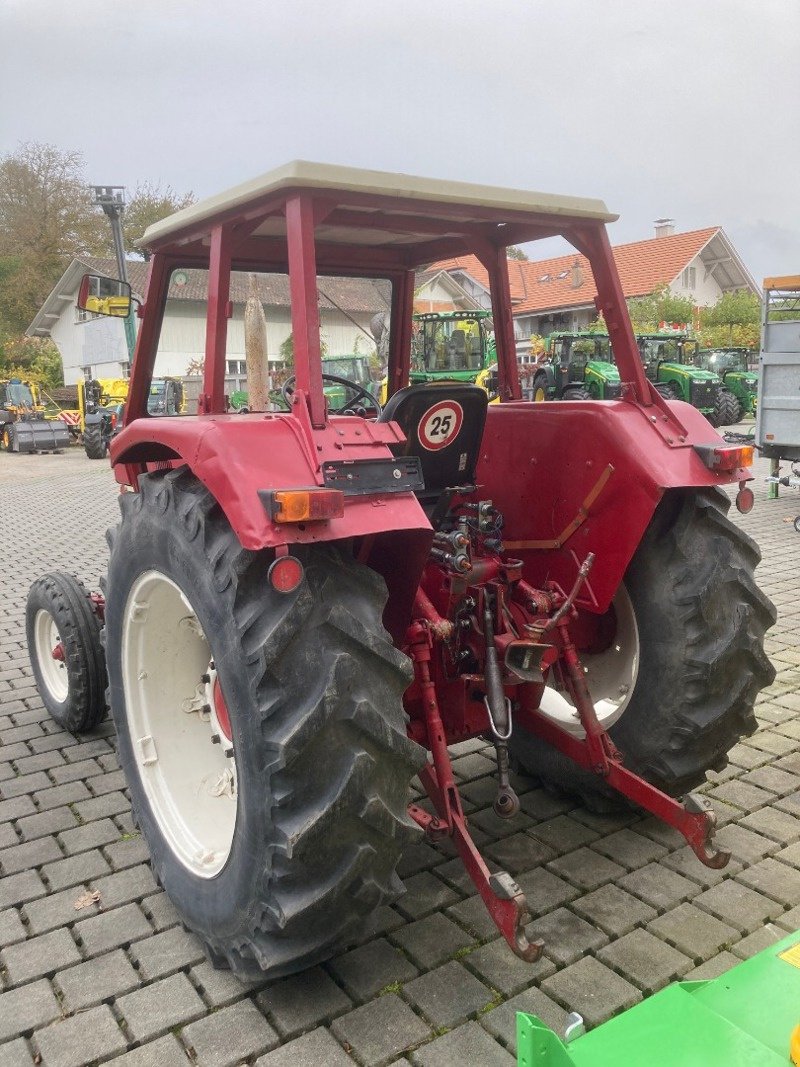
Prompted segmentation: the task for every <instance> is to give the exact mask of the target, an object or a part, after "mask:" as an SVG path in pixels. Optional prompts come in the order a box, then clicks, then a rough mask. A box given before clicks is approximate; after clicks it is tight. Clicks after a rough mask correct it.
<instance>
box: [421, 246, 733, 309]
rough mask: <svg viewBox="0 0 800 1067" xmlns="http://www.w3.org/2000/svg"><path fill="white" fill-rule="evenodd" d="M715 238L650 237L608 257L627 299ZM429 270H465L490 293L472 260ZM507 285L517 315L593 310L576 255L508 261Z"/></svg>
mask: <svg viewBox="0 0 800 1067" xmlns="http://www.w3.org/2000/svg"><path fill="white" fill-rule="evenodd" d="M719 232H720V227H719V226H709V227H707V228H706V229H704V230H692V231H691V232H689V233H676V234H672V235H671V236H670V237H651V238H649V239H648V240H646V241H633V242H631V243H630V244H625V245H616V246H615V247H614V248H613V249H612V251H613V253H614V260H615V262H616V264H617V270H618V271H619V276H620V281H621V282H622V291H623V293H624V294H625V296H626V297H632V296H644V295H645V294H647V293H652V292H653V290H654V289H656V288H657V287H658V286H659V285H665V284H669V283H670V282H672V281H674V280H675V278H677V276H678V275H679V274H680V273H681V271H682V270H683V269H684V268H685V267H686V266H687V265H688V264H689V263H691V261H692V260H693V259H694V258H695V256H696V255H697V254H698V253H699V252H701V251H702V250H703V248H705V246H706V245H707V244H708V242H709V241H710V240H711V238H712V237H714V235H715V234H717V233H719ZM576 261H577V263H578V264H579V266H580V268H581V270H580V273H581V276H582V278H581V284H580V285H579V286H577V287H575V286H573V284H572V280H573V279H572V268H573V264H574V263H575V262H576ZM429 269H430V270H433V269H436V270H446V271H454V270H463V271H465V272H466V273H467V274H469V275H470V276H471V277H472V278H474V279H475V281H477V282H478V283H479V284H481V285H483V286H485V287H486V288H487V289H488V287H489V275H488V273H487V271H486V268H485V267H484V266H483V265H482V264H481V263H480V261H479V260H478V259H477V258H476V257H475V256H459V257H457V258H455V259H447V260H442V261H441V262H439V263H436V264H434V265H433V266H432V267H431V268H429ZM508 281H509V286H510V288H511V301H512V304H513V309H514V314H515V315H519V314H522V313H524V312H528V313H535V312H539V311H550V310H556V309H559V308H569V307H585V306H586V305H591V304H592V303H593V302H594V298H595V296H596V295H597V288H596V287H595V284H594V278H593V276H592V272H591V268H590V267H589V261H588V260H587V259H586V257H585V256H582V255H580V254H579V253H578V252H572V253H571V254H570V255H567V256H557V257H555V258H554V259H540V260H536V261H526V260H519V259H509V260H508Z"/></svg>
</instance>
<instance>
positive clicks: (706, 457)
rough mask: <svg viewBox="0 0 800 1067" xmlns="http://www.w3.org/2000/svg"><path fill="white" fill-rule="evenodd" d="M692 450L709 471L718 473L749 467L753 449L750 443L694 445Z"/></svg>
mask: <svg viewBox="0 0 800 1067" xmlns="http://www.w3.org/2000/svg"><path fill="white" fill-rule="evenodd" d="M694 450H695V452H696V453H697V454H698V456H699V457H700V459H702V461H703V463H705V465H706V466H707V467H708V469H709V470H710V471H717V472H720V473H724V472H729V471H735V470H738V469H739V468H740V467H749V466H750V465H751V464H752V462H753V453H754V451H755V450H754V448H753V446H752V445H695V446H694Z"/></svg>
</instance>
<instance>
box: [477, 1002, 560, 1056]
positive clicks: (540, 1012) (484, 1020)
mask: <svg viewBox="0 0 800 1067" xmlns="http://www.w3.org/2000/svg"><path fill="white" fill-rule="evenodd" d="M518 1011H525V1012H528V1013H529V1014H530V1015H535V1016H536V1018H537V1019H541V1021H542V1022H543V1023H544V1024H545V1026H549V1027H550V1028H551V1029H552V1030H555V1031H556V1033H563V1032H564V1021H565V1019H566V1016H567V1013H566V1012H565V1011H564V1009H563V1008H562V1007H561V1005H560V1004H556V1003H555V1001H553V1000H551V999H550V997H548V996H547V995H546V994H545V993H543V992H542V990H541V989H539V988H537V987H536V986H531V988H530V989H526V990H524V992H522V993H518V994H517V996H515V997H512V998H511V1000H507V1001H505V1003H503V1004H500V1005H498V1007H496V1008H494V1009H493V1010H492V1011H489V1012H487V1013H486V1014H485V1015H481V1017H480V1019H479V1022H480V1025H481V1026H482V1027H483V1028H484V1030H487V1031H488V1032H489V1033H490V1034H492V1035H493V1036H494V1037H496V1038H497V1039H498V1040H499V1041H501V1042H502V1043H503V1044H504V1045H506V1046H507V1047H508V1048H509V1050H510V1051H511V1053H512V1054H513V1055H516V1052H517V1012H518ZM464 1067H467V1065H466V1064H465V1065H464ZM470 1067H472V1065H470ZM475 1067H477V1064H476V1065H475Z"/></svg>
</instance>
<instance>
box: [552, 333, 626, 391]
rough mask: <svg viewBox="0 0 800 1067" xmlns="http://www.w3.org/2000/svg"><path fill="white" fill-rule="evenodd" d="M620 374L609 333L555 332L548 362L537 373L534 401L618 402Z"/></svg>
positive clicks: (620, 384)
mask: <svg viewBox="0 0 800 1067" xmlns="http://www.w3.org/2000/svg"><path fill="white" fill-rule="evenodd" d="M621 396H622V383H621V381H620V377H619V371H618V370H617V367H616V364H615V363H614V356H613V354H612V352H611V341H610V340H609V337H608V334H605V333H589V332H588V331H576V332H574V333H567V332H562V331H559V332H556V333H551V334H550V336H549V337H548V339H547V346H546V362H543V363H541V364H540V365H539V366H538V367H537V369H536V372H535V374H534V377H533V383H532V386H531V399H532V400H618V399H619V398H620V397H621Z"/></svg>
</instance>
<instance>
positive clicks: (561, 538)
mask: <svg viewBox="0 0 800 1067" xmlns="http://www.w3.org/2000/svg"><path fill="white" fill-rule="evenodd" d="M615 217H616V216H614V215H610V214H609V213H608V212H607V210H606V208H605V206H604V205H603V204H602V203H601V202H600V201H596V200H584V199H576V198H559V197H554V196H548V195H543V194H538V193H530V192H519V191H514V190H507V189H499V188H484V187H479V186H475V185H467V184H460V183H451V182H443V181H433V180H427V179H420V178H412V177H408V176H406V175H395V174H382V173H378V172H372V171H357V170H350V169H346V168H342V167H332V166H320V165H315V164H308V163H293V164H290V165H288V166H286V167H283V168H282V169H280V170H277V171H274V172H272V173H270V174H267V175H266V176H264V177H263V178H260V179H257V180H255V181H252V182H250V183H248V184H246V185H242V186H240V187H238V188H236V189H233V190H232V191H230V192H229V193H226V194H223V195H221V196H217V197H214V198H213V199H211V200H208V201H206V202H204V203H200V204H197V205H194V206H192V207H190V208H187V209H185V210H183V211H181V212H179V213H178V214H176V215H174V216H172V217H171V218H169V219H166V220H165V221H163V222H160V223H157V224H156V225H154V226H152V227H151V228H150V229H149V230H148V231H147V233H146V235H145V238H144V241H143V243H144V244H145V245H146V246H147V248H148V249H149V250H150V253H151V258H150V262H149V281H148V286H147V295H146V303H145V305H144V308H143V310H142V311H141V315H142V323H141V329H140V331H139V338H138V343H137V348H136V355H135V359H134V363H133V371H132V375H131V384H130V392H129V398H128V403H127V405H126V409H125V415H124V426H123V429H122V430H121V432H120V433H119V434H118V435H117V436H116V437H115V438H114V440H113V441H112V444H111V463H112V465H113V469H114V473H115V475H116V478H117V481H118V482H119V485H120V498H119V500H120V508H121V512H122V517H121V522H120V524H119V525H118V526H117V527H116V528H115V529H113V530H111V531H110V533H109V545H110V559H109V565H108V578H107V582H106V584H105V586H104V590H103V593H102V594H99V593H95V594H92V595H91V596H88V595H87V594H86V593H85V591H84V590H83V587H82V586H80V584H79V583H77V582H75V580H74V579H70V578H68V577H67V576H66V575H64V574H61V573H56V574H52V575H48V576H46V577H44V578H42V579H39V580H38V581H37V582H36V583H35V584H34V586H33V588H32V591H31V595H30V600H29V606H28V616H27V622H28V638H29V643H30V647H31V656H32V661H33V665H34V670H35V674H36V678H37V682H38V685H39V689H40V692H41V695H42V698H43V700H44V701H45V704H46V705H47V707H48V709H49V710H50V712H51V713H52V715H53V716H54V718H55V719H56V720H57V721H58V722H60V723H61V724H62V725H64V726H65V727H66V728H68V729H70V730H82V729H85V728H87V727H89V726H91V725H92V724H93V723H95V722H97V721H98V720H99V718H100V717H101V716H102V715H103V714H105V711H106V699H107V700H108V703H109V705H110V708H111V712H112V715H113V717H114V722H115V725H116V730H117V735H118V740H119V758H120V761H121V764H122V766H123V768H124V770H125V773H126V775H127V780H128V784H129V787H130V794H131V802H132V806H133V811H134V815H135V818H136V820H137V821H138V825H139V826H140V828H141V830H142V833H143V834H144V837H145V839H146V841H147V844H148V846H149V849H150V853H151V857H152V864H153V869H154V871H155V874H156V876H157V878H158V879H159V881H160V883H161V884H162V885H163V887H164V889H165V890H166V891H167V893H168V894H169V896H170V897H171V899H172V901H173V902H174V904H175V906H176V907H177V909H178V911H179V912H180V915H181V918H182V919H183V921H184V923H185V924H186V925H187V926H188V927H190V928H191V929H193V930H194V931H196V933H197V934H198V935H199V936H200V937H201V938H202V940H203V942H204V943H205V945H206V948H207V952H208V955H209V957H210V958H211V960H212V961H214V963H216V964H217V965H220V966H229V967H231V968H233V970H234V971H236V972H237V973H239V974H244V975H247V974H252V973H254V972H261V971H263V972H266V973H267V974H268V975H270V976H278V975H282V974H286V973H289V972H291V971H296V970H299V969H301V968H304V967H307V966H309V965H311V964H313V963H315V962H316V961H319V960H322V959H325V958H327V957H329V956H331V955H332V954H334V953H335V952H337V951H340V950H341V948H342V946H343V945H347V944H348V943H351V942H352V941H353V940H355V939H356V937H357V935H358V934H359V932H361V931H362V930H363V925H364V921H365V918H366V916H368V915H369V913H370V912H371V911H372V910H374V909H375V908H377V907H378V906H379V905H381V904H383V903H385V902H387V901H390V900H392V899H393V898H394V897H395V896H396V895H397V894H398V892H399V891H400V890H401V889H402V886H401V884H400V882H399V880H398V877H397V875H396V871H395V867H396V864H397V862H398V859H399V857H400V855H401V853H402V851H403V849H404V848H405V847H406V846H407V844H408V843H409V842H410V841H413V840H415V839H417V838H418V837H420V836H421V835H425V836H426V837H427V838H428V839H429V840H432V841H436V840H438V839H442V838H448V837H449V838H450V839H451V840H452V841H453V843H454V845H455V846H456V848H457V849H458V852H459V853H460V855H461V857H462V859H463V862H464V864H465V866H466V869H467V871H468V872H469V875H470V877H471V879H472V880H473V882H474V884H475V886H476V887H477V891H478V892H479V893H480V894H481V896H482V897H483V899H484V901H485V902H486V905H487V907H488V909H489V911H490V913H491V915H492V917H493V919H494V921H495V922H496V924H497V926H498V928H499V929H500V931H501V932H502V933H503V935H504V936H505V938H506V940H507V941H508V943H509V945H510V946H511V948H512V950H513V951H514V952H516V953H517V954H518V955H520V956H521V957H523V958H524V959H526V960H533V959H535V958H536V957H537V955H538V954H539V952H540V951H541V944H540V943H539V942H531V941H529V940H528V937H527V935H526V930H525V921H526V918H527V917H528V912H527V908H526V904H525V899H524V897H523V895H522V893H521V892H520V889H519V887H518V886H517V885H516V884H515V883H514V881H513V879H512V878H511V876H510V875H508V874H506V873H503V872H499V873H490V871H489V869H488V867H487V865H486V863H485V862H484V860H483V858H482V856H481V854H480V852H479V850H478V848H477V847H476V844H475V842H474V841H473V838H472V837H471V835H470V829H469V824H468V820H467V818H466V817H465V815H464V812H463V809H462V805H461V800H460V797H459V790H458V785H457V782H456V780H455V777H454V774H453V769H452V765H451V760H450V755H449V752H448V746H450V745H454V744H456V743H457V742H460V741H464V740H465V739H468V738H474V737H485V738H486V739H487V740H488V741H490V742H492V743H493V745H494V748H495V750H496V757H497V790H496V799H495V802H494V808H495V811H496V813H497V815H498V816H499V817H501V818H509V817H513V815H514V814H515V813H516V812H517V810H518V808H519V800H518V798H517V796H516V795H515V793H514V790H513V788H512V784H511V782H510V778H509V764H510V763H511V764H512V765H516V766H519V767H520V768H522V769H523V770H525V771H528V772H529V773H530V774H532V775H535V776H536V777H537V778H539V779H540V780H543V781H544V782H546V783H551V784H553V785H554V786H557V787H559V788H561V789H564V790H568V791H571V792H573V793H578V794H580V795H581V796H583V797H584V799H585V800H586V801H587V802H588V803H590V804H594V805H607V804H609V803H612V802H613V801H614V799H615V798H616V799H617V800H618V801H619V800H621V801H622V802H623V803H634V804H636V805H639V806H640V807H642V808H644V809H646V810H647V811H649V812H652V813H653V814H654V815H655V816H657V817H658V818H660V819H662V820H663V821H664V822H665V823H667V824H669V825H670V826H673V827H676V828H677V829H678V830H679V831H680V832H681V833H682V834H683V835H684V837H685V838H686V840H687V841H688V843H689V844H690V845H691V847H692V848H693V849H694V851H695V853H696V854H697V856H698V858H699V860H700V861H702V862H703V863H706V864H708V865H710V866H712V867H721V866H723V865H724V864H725V863H726V862H727V859H728V855H727V854H725V853H722V852H719V851H715V850H714V847H713V841H712V837H713V831H714V823H715V820H714V815H713V812H712V811H711V810H710V808H709V805H708V803H707V801H705V800H704V799H703V798H702V797H700V796H697V795H695V794H693V793H691V792H690V790H691V789H692V788H693V787H695V786H696V785H698V784H699V783H701V782H702V781H703V780H704V776H705V772H706V771H707V770H708V769H709V768H716V769H719V768H721V767H723V766H724V764H725V762H726V753H727V752H728V750H729V749H730V747H731V746H732V745H734V744H735V743H736V742H737V741H738V739H739V738H740V737H741V736H742V735H744V734H749V733H750V732H752V730H753V729H754V728H755V719H754V716H753V703H754V700H755V697H756V695H757V693H758V692H759V690H760V689H761V688H762V687H763V686H765V685H767V684H769V682H770V681H771V680H772V677H773V671H772V668H771V666H770V664H769V661H768V660H767V658H766V657H765V654H764V650H763V639H764V633H765V631H766V629H767V628H768V627H769V626H770V625H771V623H772V622H773V621H774V610H773V608H772V606H771V604H770V603H769V601H768V600H767V599H766V598H765V597H764V596H763V595H762V594H761V592H759V590H758V588H757V587H756V585H755V583H754V580H753V571H754V568H755V566H756V563H757V561H758V559H759V555H758V550H757V548H756V546H755V545H754V544H753V542H752V541H751V540H750V539H749V538H747V537H746V536H745V535H744V534H743V533H742V532H741V531H740V530H739V529H738V528H737V527H736V526H735V525H733V524H732V523H731V522H729V521H728V519H727V518H726V511H727V508H728V503H729V502H728V497H727V495H726V494H725V492H723V491H722V487H723V486H726V485H730V484H735V483H738V484H739V487H740V489H739V496H738V498H737V504H739V506H740V508H741V509H742V510H747V509H749V507H750V506H751V505H752V493H751V491H750V489H749V488H747V487H746V485H745V483H746V482H747V481H748V480H749V479H750V477H751V475H750V473H749V470H748V464H749V462H750V460H751V457H752V450H751V449H750V448H745V447H740V446H730V445H727V444H726V443H725V442H724V441H722V439H721V438H720V437H718V436H717V435H716V433H715V432H714V431H713V430H712V429H711V428H710V427H709V425H708V423H707V422H706V420H705V419H704V418H703V416H702V415H700V414H699V413H698V412H697V411H695V410H694V408H692V407H691V406H689V405H688V404H683V403H680V402H667V401H665V400H664V399H663V398H662V397H661V396H660V395H659V394H658V392H657V391H656V390H655V388H654V387H653V386H652V385H651V384H650V383H649V382H648V381H647V379H646V378H645V375H644V370H643V368H642V364H641V360H640V358H639V353H638V350H637V347H636V342H635V340H634V336H633V333H632V330H631V325H630V322H629V319H628V316H627V312H626V307H625V301H624V299H623V295H622V290H621V288H620V283H619V279H618V277H617V272H616V269H615V266H614V260H613V258H612V255H611V249H610V246H609V243H608V238H607V235H606V230H605V224H606V223H607V222H608V221H610V220H612V219H614V218H615ZM554 234H561V235H562V236H563V237H565V238H566V239H567V240H568V241H569V242H571V244H572V245H573V246H574V247H575V248H577V249H578V251H580V252H581V253H582V254H583V255H585V256H586V257H587V258H588V259H589V261H590V263H591V267H592V270H593V273H594V278H595V280H596V283H597V289H598V297H597V301H596V303H597V308H598V311H601V312H602V313H603V317H604V319H605V321H606V323H607V324H608V329H609V333H610V335H611V338H612V342H613V347H614V352H615V355H616V359H617V364H618V366H619V370H620V377H621V380H622V396H621V398H620V399H617V400H612V401H607V402H602V403H598V402H594V403H585V402H579V401H565V402H561V403H558V404H548V403H544V404H541V403H538V404H537V403H529V402H525V401H523V400H521V398H520V385H519V377H518V369H517V361H516V355H515V345H514V331H513V323H512V315H511V311H512V306H511V298H510V294H509V283H508V271H507V266H506V247H507V246H508V245H512V244H514V245H516V244H519V243H521V242H524V241H532V240H535V239H537V238H544V237H550V236H552V235H554ZM467 253H474V254H475V255H476V256H478V258H479V259H480V261H481V262H482V263H483V264H484V266H485V267H486V270H487V272H488V274H489V278H490V281H491V296H492V317H493V321H494V327H495V335H496V341H497V355H498V388H499V396H500V403H497V404H492V405H489V404H488V398H487V395H486V393H485V392H484V391H483V390H482V389H480V388H477V387H476V386H474V385H472V384H469V383H462V382H437V383H425V384H419V385H412V386H409V385H408V381H409V370H410V357H411V327H412V313H413V300H414V277H415V270H416V269H418V268H420V267H422V266H424V265H426V264H429V263H431V262H434V261H436V260H440V259H444V258H446V257H449V256H453V255H465V254H467ZM253 273H255V274H257V275H258V276H259V277H261V276H268V275H269V276H274V275H278V276H282V279H283V280H282V281H281V280H280V279H279V280H277V281H275V282H274V284H276V285H277V284H283V285H286V284H287V281H286V279H287V277H288V292H289V294H290V297H291V330H292V337H293V345H294V371H295V375H294V380H293V381H291V382H289V383H287V385H286V386H285V387H284V390H285V395H286V397H287V399H288V402H289V410H288V412H253V411H251V412H250V413H248V414H232V413H229V411H228V403H227V398H226V396H225V391H224V389H225V373H226V355H227V353H226V344H227V338H228V334H229V319H230V317H231V315H232V314H233V308H234V306H235V300H234V295H233V294H234V292H239V291H243V290H242V286H243V282H242V278H245V280H246V275H250V274H253ZM331 276H333V278H334V279H336V281H332V278H331ZM318 278H324V279H325V281H324V291H325V293H327V294H330V293H332V292H336V293H340V292H343V291H344V289H341V288H339V287H342V286H344V287H346V286H347V285H354V284H357V283H356V282H355V281H354V279H361V280H362V281H363V282H364V283H365V284H366V285H367V286H368V287H370V289H369V291H370V292H372V294H373V296H374V295H375V294H376V293H380V294H381V299H385V301H386V302H388V306H389V307H390V310H391V325H390V345H389V347H390V362H389V373H388V397H389V399H388V402H387V403H386V406H385V407H383V409H382V410H381V408H380V406H379V404H378V403H377V402H376V400H375V398H374V397H372V396H371V395H370V394H369V393H367V392H365V391H364V390H363V389H362V387H361V386H360V385H359V384H358V383H349V384H350V389H351V391H350V392H349V393H348V392H347V391H346V390H345V391H344V393H345V395H344V399H343V400H342V401H341V402H340V403H338V405H337V407H336V410H332V409H331V403H332V402H331V401H330V399H328V400H326V395H325V392H324V388H323V387H324V385H325V380H326V376H325V374H324V373H323V372H322V366H321V351H320V350H321V341H320V297H319V296H318ZM101 283H102V284H101ZM171 284H176V285H181V286H195V287H196V291H197V292H198V293H199V292H201V290H202V291H203V292H205V293H206V294H207V322H206V343H205V369H204V379H203V386H202V391H201V393H200V398H199V411H198V413H197V414H193V415H154V414H149V413H148V408H147V399H148V395H149V389H150V383H151V380H152V379H153V378H154V377H156V376H157V375H158V373H159V370H158V366H157V359H156V357H157V353H158V352H159V336H160V332H161V327H162V319H163V316H164V308H165V304H166V301H167V297H168V292H169V290H170V285H171ZM358 284H360V283H358ZM117 285H118V283H116V282H112V281H110V280H107V279H102V280H98V279H97V278H96V277H95V278H93V279H89V277H88V276H87V280H86V282H85V285H84V288H83V292H84V296H86V294H89V293H90V292H94V291H95V290H100V289H102V290H103V291H108V292H111V293H112V294H114V295H115V298H116V302H115V303H114V306H113V307H112V306H109V309H108V313H109V314H112V315H116V314H118V313H120V314H121V313H126V312H127V306H128V304H127V298H129V292H128V291H127V289H126V287H125V286H124V285H121V286H120V287H119V288H115V286H117ZM237 286H238V287H239V288H236V287H237ZM336 299H337V300H339V302H341V299H343V298H341V297H339V296H337V298H336ZM325 306H326V305H325V304H324V303H323V304H322V308H323V311H324V309H325ZM348 306H351V307H352V306H354V305H353V303H352V302H351V303H350V304H349V305H348ZM119 308H122V311H119ZM365 310H368V309H366V307H365ZM336 384H337V385H339V384H340V383H339V382H338V380H337V383H336ZM345 384H348V383H345ZM337 395H338V394H337ZM106 677H107V682H108V690H107V696H106V691H105V684H106ZM417 775H418V776H419V779H420V780H421V782H422V785H423V786H424V789H425V790H426V791H427V794H428V797H429V800H430V803H429V804H426V805H424V806H423V805H422V804H416V803H409V784H410V782H411V781H412V779H413V778H414V777H415V776H417Z"/></svg>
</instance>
